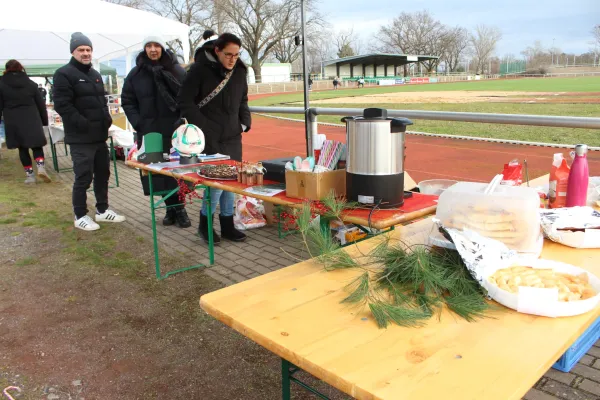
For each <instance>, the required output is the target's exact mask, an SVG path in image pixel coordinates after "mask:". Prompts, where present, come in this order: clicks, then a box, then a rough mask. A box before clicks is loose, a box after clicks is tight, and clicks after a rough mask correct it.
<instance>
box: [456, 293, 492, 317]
mask: <svg viewBox="0 0 600 400" xmlns="http://www.w3.org/2000/svg"><path fill="white" fill-rule="evenodd" d="M445 301H446V305H447V306H448V308H449V309H450V310H452V311H453V312H454V313H455V314H457V315H458V316H459V317H461V318H463V319H465V320H467V321H468V322H474V321H476V320H478V319H481V318H488V317H489V316H488V315H486V311H488V310H489V308H490V305H489V304H488V302H487V301H485V299H484V298H483V297H482V296H481V294H476V293H474V294H459V295H452V296H448V297H446V298H445Z"/></svg>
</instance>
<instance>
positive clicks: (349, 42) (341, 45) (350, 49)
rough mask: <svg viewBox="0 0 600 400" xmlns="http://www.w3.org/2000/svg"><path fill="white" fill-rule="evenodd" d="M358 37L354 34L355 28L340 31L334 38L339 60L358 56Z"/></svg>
mask: <svg viewBox="0 0 600 400" xmlns="http://www.w3.org/2000/svg"><path fill="white" fill-rule="evenodd" d="M358 41H359V40H358V37H357V36H356V35H355V34H354V28H351V29H348V30H343V31H338V32H336V33H335V34H334V36H333V42H334V43H335V47H336V52H337V56H338V58H344V57H350V56H354V55H356V54H358V51H357V50H358V49H357V48H356V47H357V45H358Z"/></svg>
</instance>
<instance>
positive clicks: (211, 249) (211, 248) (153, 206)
mask: <svg viewBox="0 0 600 400" xmlns="http://www.w3.org/2000/svg"><path fill="white" fill-rule="evenodd" d="M148 187H149V189H150V190H149V191H150V213H151V214H152V244H153V245H154V265H155V269H156V278H157V279H159V280H161V279H165V278H167V277H169V276H171V275H174V274H177V273H179V272H184V271H189V270H191V269H199V268H205V267H207V265H204V264H197V265H192V266H191V267H185V268H180V269H177V270H174V271H169V272H167V273H166V274H164V275H163V274H162V273H161V271H160V259H159V256H158V234H157V231H156V210H157V209H160V208H164V209H168V208H169V207H176V206H178V205H180V204H175V205H173V206H168V205H166V204H165V200H166V199H168V198H169V197H171V196H175V195H177V193H178V192H179V187H177V188H175V189H173V190H165V191H160V192H156V193H154V186H153V184H152V172H151V171H148ZM195 189H204V196H203V199H202V201H204V202H206V211H207V214H208V215H212V205H211V203H210V187H209V186H204V185H196V186H195ZM154 196H163V197H162V198H161V199H160V200H158V201H157V202H154ZM207 220H208V259H209V262H210V265H213V264H214V263H215V243H214V238H213V221H212V218H207Z"/></svg>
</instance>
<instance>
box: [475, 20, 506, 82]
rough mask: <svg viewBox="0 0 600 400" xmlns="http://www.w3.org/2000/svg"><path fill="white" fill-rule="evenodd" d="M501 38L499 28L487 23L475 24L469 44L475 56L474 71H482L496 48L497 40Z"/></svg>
mask: <svg viewBox="0 0 600 400" xmlns="http://www.w3.org/2000/svg"><path fill="white" fill-rule="evenodd" d="M501 38H502V32H501V31H500V29H499V28H497V27H493V26H487V25H483V24H482V25H477V27H476V28H475V32H474V33H473V34H471V46H472V48H473V55H474V56H475V61H476V63H477V64H476V67H475V73H479V72H480V71H481V73H483V71H484V68H485V66H486V64H487V63H488V61H489V59H490V57H491V56H492V54H493V53H494V51H495V50H496V45H497V44H498V41H500V39H501Z"/></svg>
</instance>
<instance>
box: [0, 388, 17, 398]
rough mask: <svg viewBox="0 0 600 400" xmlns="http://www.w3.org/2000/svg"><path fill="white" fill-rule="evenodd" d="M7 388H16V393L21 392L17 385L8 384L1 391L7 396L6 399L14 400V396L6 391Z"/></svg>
mask: <svg viewBox="0 0 600 400" xmlns="http://www.w3.org/2000/svg"><path fill="white" fill-rule="evenodd" d="M9 390H16V391H17V393H21V388H20V387H17V386H9V387H7V388H4V390H3V391H2V393H3V394H4V395H5V396H6V397H7V398H8V400H15V398H14V397H12V396H11V395H10V393H8V391H9Z"/></svg>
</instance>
